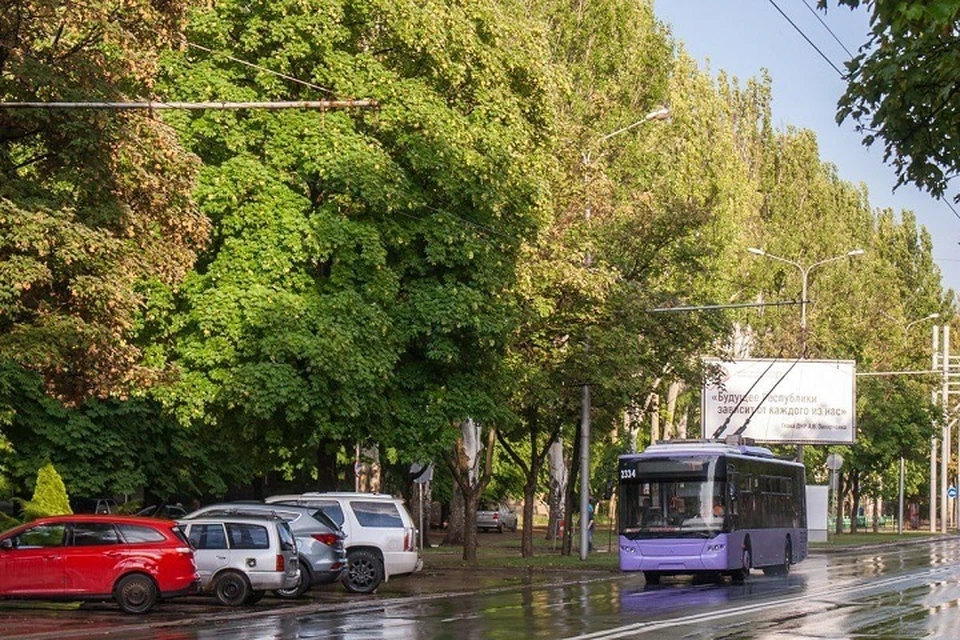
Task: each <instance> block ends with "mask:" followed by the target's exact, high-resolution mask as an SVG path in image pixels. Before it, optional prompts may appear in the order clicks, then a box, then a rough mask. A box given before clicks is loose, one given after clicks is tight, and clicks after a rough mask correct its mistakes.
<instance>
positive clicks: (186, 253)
mask: <svg viewBox="0 0 960 640" xmlns="http://www.w3.org/2000/svg"><path fill="white" fill-rule="evenodd" d="M184 6H185V5H184V4H183V3H180V2H163V3H154V2H150V1H148V0H135V1H134V2H128V3H125V4H124V5H123V6H122V7H118V6H117V5H116V4H115V3H112V2H104V1H99V0H95V1H93V2H83V3H64V2H52V1H48V0H7V1H6V2H4V3H3V4H2V10H0V100H3V101H5V102H13V101H39V102H42V101H94V100H104V101H106V100H112V101H119V100H125V99H135V98H150V97H152V95H153V94H152V86H153V80H154V75H155V72H156V68H157V59H158V56H159V54H160V52H161V51H162V50H164V49H166V48H168V47H169V46H170V45H171V44H172V43H174V42H176V41H177V40H178V39H179V33H180V31H179V29H180V26H181V22H182V18H183V9H184ZM196 166H197V165H196V159H195V158H194V157H192V156H191V155H189V154H188V153H186V152H185V151H184V149H183V148H182V147H181V145H180V144H179V142H178V141H177V136H176V135H175V133H174V132H173V131H172V130H171V129H170V128H169V127H167V126H165V125H164V124H163V123H161V122H159V121H158V120H155V119H152V118H149V117H145V116H144V115H142V114H132V113H129V112H127V113H121V112H117V111H109V110H102V109H100V110H95V109H86V110H59V111H53V110H49V109H29V110H13V109H3V110H2V111H0V257H2V261H0V350H2V352H3V354H4V357H6V358H10V359H13V360H15V361H16V362H19V363H20V364H21V365H22V366H24V367H27V368H29V369H31V370H33V371H38V372H40V373H42V374H43V376H44V379H45V381H46V383H47V386H48V388H49V389H50V390H51V393H52V394H54V395H55V396H57V397H59V398H61V399H63V400H65V401H68V402H77V401H80V400H82V399H83V398H85V397H88V396H90V395H106V394H108V393H111V392H118V391H119V392H124V391H127V390H129V387H130V383H133V382H144V381H148V380H150V379H151V378H152V377H154V375H155V374H154V373H153V372H150V371H147V370H145V369H144V368H143V367H142V366H141V365H142V362H141V356H142V354H141V352H140V350H139V349H138V347H137V345H136V344H135V343H134V341H133V330H134V326H135V323H136V316H137V313H138V312H139V307H140V305H141V304H142V301H143V295H142V292H141V291H140V289H139V286H140V285H141V284H143V283H144V282H146V281H150V280H159V281H163V282H168V283H173V282H176V281H177V280H179V279H180V278H181V277H182V276H183V275H184V273H185V272H186V270H187V269H188V268H189V267H190V266H191V265H192V263H193V260H194V257H195V250H196V248H197V247H198V246H199V245H200V244H201V243H202V242H203V240H204V238H205V237H206V233H207V224H206V220H205V218H203V217H201V216H199V215H198V213H197V211H196V209H195V207H194V206H193V204H192V200H191V197H190V190H191V188H192V186H193V174H194V172H195V170H196Z"/></svg>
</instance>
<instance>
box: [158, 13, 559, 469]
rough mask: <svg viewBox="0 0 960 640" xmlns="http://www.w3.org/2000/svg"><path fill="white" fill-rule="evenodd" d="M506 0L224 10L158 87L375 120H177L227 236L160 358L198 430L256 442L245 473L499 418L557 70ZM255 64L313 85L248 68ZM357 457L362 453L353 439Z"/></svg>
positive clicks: (175, 396)
mask: <svg viewBox="0 0 960 640" xmlns="http://www.w3.org/2000/svg"><path fill="white" fill-rule="evenodd" d="M537 34H538V25H536V24H534V23H532V22H531V21H530V20H528V19H527V18H526V17H525V16H524V12H523V7H522V6H521V5H520V4H519V3H514V2H506V3H504V2H492V1H491V2H464V3H458V2H428V3H420V2H393V1H383V2H379V1H378V2H355V1H347V0H344V1H326V2H319V1H317V2H308V3H303V2H292V1H290V2H262V3H254V4H253V5H251V4H250V3H247V2H220V3H217V4H216V5H211V6H210V7H208V8H204V9H198V10H197V12H196V13H195V14H194V16H193V18H192V20H191V26H190V28H189V30H188V37H189V39H190V41H191V42H193V43H196V44H198V45H200V46H203V47H205V48H206V49H210V50H212V51H214V52H216V53H214V54H212V55H211V54H208V53H205V52H203V53H199V52H197V51H195V50H189V51H188V52H187V53H186V54H184V55H180V56H177V57H175V58H173V59H171V60H170V62H169V64H168V65H167V78H166V81H165V86H166V87H167V88H168V89H169V91H170V92H171V93H175V94H176V95H178V96H179V97H182V98H187V99H202V100H226V99H249V98H257V99H299V98H307V97H316V96H315V94H316V92H317V87H325V89H324V90H322V91H323V92H324V93H326V94H328V95H329V94H331V93H332V94H335V95H338V96H360V97H370V98H375V99H377V100H378V101H379V102H380V104H381V108H380V109H379V110H378V111H377V112H374V113H371V112H359V111H355V112H335V113H326V114H324V113H317V112H309V111H300V112H293V111H287V112H283V113H275V112H251V113H224V112H208V113H202V114H197V115H194V116H190V117H180V118H178V119H177V120H175V121H174V120H171V122H173V123H174V124H175V126H177V127H178V129H179V130H180V131H182V132H183V134H184V136H185V139H186V141H187V144H188V145H189V147H190V148H191V149H192V150H193V151H194V152H196V153H197V154H198V156H199V157H200V158H201V159H202V160H203V162H204V170H203V172H202V174H201V181H200V182H201V184H200V187H199V189H198V192H197V198H198V201H199V202H200V205H201V207H202V210H203V211H204V212H205V213H206V214H207V215H208V216H209V217H210V218H211V220H212V221H213V224H214V236H213V242H212V243H211V247H210V249H209V251H207V252H206V253H204V254H203V256H202V257H201V259H200V261H199V262H198V264H197V267H196V269H195V271H194V272H193V273H192V274H191V275H190V277H189V278H188V280H187V282H186V283H185V285H184V287H183V288H182V290H181V291H179V292H178V293H177V295H176V296H175V298H174V299H173V300H172V302H170V306H169V309H170V310H171V311H172V313H171V314H169V316H167V315H166V314H159V313H158V318H161V319H162V318H164V317H169V318H170V321H169V323H168V324H167V325H163V323H162V322H159V323H158V326H156V327H153V328H152V329H151V330H153V331H156V333H157V335H165V336H167V337H169V341H170V345H171V348H170V349H169V350H168V351H167V352H165V353H158V357H162V358H166V359H168V360H169V361H176V362H177V363H178V364H179V366H180V367H181V368H182V372H183V375H182V377H181V379H180V381H179V382H178V384H177V385H176V388H175V389H174V392H173V393H172V394H171V396H170V397H169V398H168V399H167V401H168V402H170V403H172V404H175V405H176V406H177V407H178V411H179V413H180V416H181V418H182V419H183V420H184V421H185V422H194V421H198V422H206V423H207V425H208V426H207V427H206V428H205V432H206V433H209V434H211V435H213V437H218V438H223V437H227V436H228V434H229V436H228V437H230V438H234V439H236V440H237V441H238V442H242V443H243V446H244V447H246V448H247V449H248V450H249V451H250V456H249V458H248V462H249V463H250V464H249V466H250V470H251V471H252V472H263V471H265V470H267V469H270V468H272V466H273V465H275V464H277V463H278V461H281V460H284V459H288V460H290V461H291V464H294V465H304V464H305V465H308V466H309V465H311V464H312V463H313V461H314V460H315V458H316V451H317V450H318V448H322V447H327V446H328V445H332V446H333V447H334V448H336V447H339V446H340V443H343V442H348V443H353V442H356V441H377V442H380V443H381V444H382V445H384V446H394V447H396V448H398V449H399V450H401V451H404V452H407V454H408V455H412V454H413V453H414V452H416V453H417V455H418V456H422V454H423V452H424V449H426V450H428V451H433V452H438V451H440V450H441V448H442V447H448V446H449V445H450V444H451V443H452V439H453V434H452V429H451V427H452V425H455V424H457V423H458V422H459V421H462V420H464V419H466V418H467V417H471V416H472V417H475V418H476V419H478V420H486V421H490V420H494V419H496V417H497V414H498V411H500V410H499V409H498V407H499V405H500V403H498V402H497V401H496V399H497V398H498V397H499V394H500V392H499V390H498V388H497V387H498V380H499V377H498V369H499V368H500V364H499V362H500V358H501V354H502V351H503V344H504V336H505V333H506V331H507V328H508V327H509V326H510V323H511V322H513V316H514V314H513V311H512V309H511V306H510V304H509V303H508V301H507V300H506V299H505V297H504V294H503V292H504V290H505V289H506V288H507V287H509V285H510V283H511V282H512V281H513V279H514V265H515V262H516V257H517V254H518V250H519V247H520V244H521V241H522V239H523V238H524V237H527V236H528V235H530V234H531V233H532V232H533V231H535V229H536V228H537V226H538V224H539V218H540V216H541V209H542V201H543V199H544V198H545V193H546V191H545V189H546V184H545V182H544V179H543V172H544V170H543V166H544V165H545V164H546V156H545V148H544V141H545V140H546V139H547V133H548V129H549V127H550V126H551V121H552V115H551V110H552V108H553V107H552V96H551V92H552V88H551V87H552V78H551V76H550V74H549V73H547V66H546V59H545V57H544V56H543V55H542V51H541V42H540V40H539V38H538V36H537ZM227 55H229V56H232V57H234V58H238V59H242V60H246V61H249V62H252V63H255V64H257V65H259V66H260V67H261V68H262V69H270V70H273V71H275V72H279V73H283V74H286V75H288V76H293V77H298V78H303V79H304V80H306V81H308V82H309V83H310V84H311V86H310V87H305V86H304V85H302V84H297V83H290V82H288V81H287V80H284V79H281V78H279V77H277V76H275V75H272V74H270V73H267V72H266V71H263V70H259V71H258V70H251V69H250V68H249V67H245V66H241V65H238V64H237V63H236V62H234V61H232V60H230V59H228V58H227V57H226V56H227ZM351 448H352V444H351Z"/></svg>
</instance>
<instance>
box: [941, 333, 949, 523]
mask: <svg viewBox="0 0 960 640" xmlns="http://www.w3.org/2000/svg"><path fill="white" fill-rule="evenodd" d="M941 346H942V348H943V353H942V355H941V356H940V366H941V370H942V371H943V385H942V388H941V391H940V401H941V402H942V403H943V404H942V406H943V434H942V435H941V443H942V445H943V451H942V453H941V459H940V532H941V533H946V532H947V522H948V520H949V518H950V505H949V504H948V501H947V463H948V462H949V461H950V384H949V381H950V378H949V375H950V327H949V326H948V325H943V344H942V345H941Z"/></svg>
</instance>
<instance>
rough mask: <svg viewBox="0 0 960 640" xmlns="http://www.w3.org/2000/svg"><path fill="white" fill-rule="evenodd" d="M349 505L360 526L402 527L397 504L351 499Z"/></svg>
mask: <svg viewBox="0 0 960 640" xmlns="http://www.w3.org/2000/svg"><path fill="white" fill-rule="evenodd" d="M350 506H351V507H353V512H354V513H355V514H356V516H357V522H359V523H360V526H361V527H395V528H401V529H402V528H403V520H402V519H401V518H400V512H399V511H397V506H396V505H395V504H393V503H392V502H362V501H359V500H358V501H351V502H350Z"/></svg>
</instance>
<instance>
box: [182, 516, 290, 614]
mask: <svg viewBox="0 0 960 640" xmlns="http://www.w3.org/2000/svg"><path fill="white" fill-rule="evenodd" d="M179 524H180V527H181V528H182V529H183V531H184V533H185V534H186V536H187V538H188V539H189V540H190V544H191V545H193V547H194V559H195V561H196V563H197V573H199V574H200V588H201V590H202V591H203V592H204V593H212V594H213V595H215V596H216V597H217V600H219V601H220V603H221V604H224V605H227V606H238V605H241V604H253V603H255V602H258V601H259V600H260V599H261V598H262V597H263V596H264V594H265V593H266V592H267V591H272V590H275V589H290V588H293V587H295V586H297V584H299V582H300V568H299V561H298V559H297V543H296V540H295V539H294V537H293V532H292V531H291V530H290V525H288V524H287V523H286V522H285V521H284V520H283V519H282V518H278V517H275V516H263V517H259V516H253V515H244V516H236V517H233V516H212V517H209V518H193V519H190V520H180V521H179Z"/></svg>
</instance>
